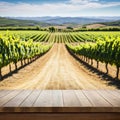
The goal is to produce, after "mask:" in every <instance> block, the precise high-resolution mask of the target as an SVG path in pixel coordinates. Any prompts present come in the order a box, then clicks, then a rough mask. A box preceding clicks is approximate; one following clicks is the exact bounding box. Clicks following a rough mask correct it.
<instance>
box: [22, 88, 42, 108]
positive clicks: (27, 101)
mask: <svg viewBox="0 0 120 120" xmlns="http://www.w3.org/2000/svg"><path fill="white" fill-rule="evenodd" d="M40 93H41V90H33V92H32V93H31V94H30V95H29V96H28V97H27V98H26V99H25V100H24V101H23V102H22V103H21V104H20V107H32V106H33V104H34V103H35V101H36V99H37V98H38V97H39V95H40Z"/></svg>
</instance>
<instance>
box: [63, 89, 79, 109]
mask: <svg viewBox="0 0 120 120" xmlns="http://www.w3.org/2000/svg"><path fill="white" fill-rule="evenodd" d="M62 93H63V105H64V106H65V107H75V106H76V107H79V106H81V104H80V102H79V99H78V98H77V96H76V94H75V93H74V90H63V91H62Z"/></svg>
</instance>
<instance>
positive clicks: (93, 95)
mask: <svg viewBox="0 0 120 120" xmlns="http://www.w3.org/2000/svg"><path fill="white" fill-rule="evenodd" d="M82 91H83V93H84V94H85V95H86V96H87V98H88V99H89V101H90V102H91V103H92V105H93V106H94V107H111V106H112V105H111V104H110V103H109V102H108V101H106V100H105V99H104V97H102V96H100V95H99V94H98V93H97V92H96V91H95V90H82Z"/></svg>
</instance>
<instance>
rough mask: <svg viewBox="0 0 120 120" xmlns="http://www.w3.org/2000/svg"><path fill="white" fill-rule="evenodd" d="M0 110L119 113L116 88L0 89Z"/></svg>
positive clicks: (119, 100)
mask: <svg viewBox="0 0 120 120" xmlns="http://www.w3.org/2000/svg"><path fill="white" fill-rule="evenodd" d="M4 92H5V95H1V97H0V112H11V113H12V112H16V113H17V112H18V113H19V112H23V113H25V112H30V113H31V112H35V113H37V112H40V113H44V112H46V113H54V112H56V113H64V112H65V113H67V112H69V113H72V112H76V113H84V112H90V113H93V112H96V113H99V112H101V113H104V112H106V113H109V112H111V113H115V112H117V113H120V95H119V94H120V91H119V90H115V91H114V90H14V91H13V90H12V91H0V93H2V94H4Z"/></svg>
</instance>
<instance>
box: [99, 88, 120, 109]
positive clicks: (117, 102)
mask: <svg viewBox="0 0 120 120" xmlns="http://www.w3.org/2000/svg"><path fill="white" fill-rule="evenodd" d="M97 92H98V93H99V94H100V95H101V96H103V97H104V99H106V100H107V101H108V102H109V103H110V104H111V105H112V106H114V107H120V98H118V97H117V96H114V95H112V94H111V92H107V91H106V90H97Z"/></svg>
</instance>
